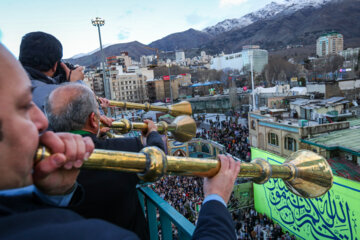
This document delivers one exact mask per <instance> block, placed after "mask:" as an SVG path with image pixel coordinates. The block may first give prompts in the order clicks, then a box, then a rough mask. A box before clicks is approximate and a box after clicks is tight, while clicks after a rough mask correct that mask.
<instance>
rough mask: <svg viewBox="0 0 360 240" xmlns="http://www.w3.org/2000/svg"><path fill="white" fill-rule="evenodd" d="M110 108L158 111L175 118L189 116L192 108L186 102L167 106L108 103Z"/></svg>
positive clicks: (119, 102)
mask: <svg viewBox="0 0 360 240" xmlns="http://www.w3.org/2000/svg"><path fill="white" fill-rule="evenodd" d="M109 104H110V106H115V107H120V108H127V109H141V110H144V111H146V112H148V111H159V112H165V113H168V114H170V115H171V116H174V117H177V116H181V115H189V116H190V115H191V114H192V108H191V104H190V103H189V102H188V101H182V102H179V103H175V104H173V105H169V106H155V105H150V104H149V103H144V104H141V103H133V102H122V101H112V100H110V101H109Z"/></svg>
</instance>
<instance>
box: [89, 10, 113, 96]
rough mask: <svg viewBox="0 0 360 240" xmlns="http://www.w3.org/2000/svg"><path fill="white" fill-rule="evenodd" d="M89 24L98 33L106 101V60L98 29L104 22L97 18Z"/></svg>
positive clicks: (107, 84) (108, 87) (108, 92)
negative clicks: (96, 29)
mask: <svg viewBox="0 0 360 240" xmlns="http://www.w3.org/2000/svg"><path fill="white" fill-rule="evenodd" d="M91 23H92V25H93V26H95V27H97V28H98V32H99V41H100V52H101V56H102V62H103V64H102V70H103V82H104V90H105V97H106V98H107V99H111V96H110V85H109V81H108V79H107V78H106V71H105V64H106V59H105V54H104V51H103V48H102V42H101V33H100V27H101V26H104V25H105V20H104V19H102V18H99V17H96V18H95V20H94V19H92V20H91Z"/></svg>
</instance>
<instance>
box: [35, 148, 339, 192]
mask: <svg viewBox="0 0 360 240" xmlns="http://www.w3.org/2000/svg"><path fill="white" fill-rule="evenodd" d="M48 156H50V152H49V151H47V150H46V148H45V147H40V148H39V149H38V151H37V154H36V157H35V161H36V162H37V161H40V160H42V159H43V158H45V157H48ZM83 167H84V168H88V169H100V170H115V171H125V172H135V173H138V176H139V177H140V178H141V179H143V180H144V181H155V180H157V179H158V178H159V177H161V176H163V175H165V174H169V175H182V176H202V177H212V176H214V175H216V174H217V172H218V171H219V169H220V161H219V160H216V159H205V158H188V157H174V156H166V155H165V154H164V152H163V151H161V150H160V149H159V148H157V147H147V148H144V149H143V150H142V151H141V152H140V153H130V152H117V151H110V150H99V149H96V150H95V151H94V152H93V153H92V154H91V156H90V157H89V159H88V160H87V161H85V162H84V165H83ZM238 177H251V178H253V181H254V182H255V183H259V184H263V183H265V182H267V181H268V180H269V179H270V178H281V179H283V180H284V181H285V184H286V186H287V187H288V189H289V190H290V191H291V192H292V193H294V194H296V195H298V196H300V197H304V198H315V197H319V196H322V195H323V194H325V193H326V192H327V191H328V190H329V189H330V188H331V186H332V182H333V174H332V171H331V168H330V166H329V164H328V163H327V161H326V159H324V158H323V157H322V156H320V155H318V154H316V153H314V152H311V151H306V150H299V151H297V152H296V153H294V154H292V155H291V156H289V158H287V160H286V161H285V163H284V164H282V165H270V164H269V163H268V162H267V161H265V160H264V159H260V158H259V159H255V160H254V161H252V162H251V163H241V169H240V173H239V175H238Z"/></svg>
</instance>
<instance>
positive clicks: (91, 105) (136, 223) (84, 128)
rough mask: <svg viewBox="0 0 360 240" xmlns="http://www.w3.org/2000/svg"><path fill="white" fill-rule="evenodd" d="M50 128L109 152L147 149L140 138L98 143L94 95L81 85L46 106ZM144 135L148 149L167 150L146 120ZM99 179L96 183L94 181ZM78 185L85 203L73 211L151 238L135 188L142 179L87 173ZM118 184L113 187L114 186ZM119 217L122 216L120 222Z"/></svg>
mask: <svg viewBox="0 0 360 240" xmlns="http://www.w3.org/2000/svg"><path fill="white" fill-rule="evenodd" d="M45 112H46V115H47V117H48V119H49V123H50V128H51V129H52V130H54V131H55V132H71V133H75V134H79V135H82V136H89V137H91V139H92V140H93V141H94V144H95V147H96V148H100V149H107V150H117V151H127V152H139V151H140V150H141V149H142V148H144V147H145V146H144V145H143V143H142V142H141V140H140V138H135V137H130V138H129V137H128V138H111V139H99V138H98V135H99V132H100V113H99V110H98V103H97V101H96V98H95V96H94V93H93V92H92V91H91V90H90V89H89V88H88V87H86V86H84V85H80V84H71V83H70V84H67V85H65V86H62V87H59V88H57V89H55V90H54V91H53V92H52V93H51V94H50V96H49V98H48V100H47V102H46V104H45ZM145 123H146V124H147V129H145V131H144V132H143V136H144V137H145V138H146V143H147V145H146V146H157V147H159V148H161V149H164V143H163V141H162V139H161V136H160V134H159V133H158V132H157V127H156V125H155V124H154V123H153V122H152V121H150V120H145ZM94 179H96V180H94ZM78 182H79V183H80V184H81V185H82V186H83V187H84V188H85V191H86V195H85V199H84V202H83V203H82V204H81V205H79V206H78V207H76V208H73V209H74V210H75V211H76V212H78V213H79V214H81V215H83V216H85V217H88V218H102V219H104V220H107V221H109V222H112V223H114V224H117V225H119V226H121V227H124V228H127V229H128V230H131V231H133V232H135V233H136V234H137V235H138V236H139V237H140V238H141V239H147V238H148V231H147V228H146V220H145V216H144V214H143V211H142V208H141V205H140V202H139V199H138V195H137V191H136V185H137V184H138V183H139V179H138V177H137V176H136V174H134V173H123V172H117V173H115V172H110V173H109V172H108V171H94V170H84V171H81V172H80V175H79V177H78ZM121 182H122V183H126V184H119V185H118V186H116V187H114V183H121ZM119 216H122V217H121V218H120V217H119Z"/></svg>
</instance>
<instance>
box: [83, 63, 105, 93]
mask: <svg viewBox="0 0 360 240" xmlns="http://www.w3.org/2000/svg"><path fill="white" fill-rule="evenodd" d="M84 82H85V84H86V85H87V86H88V87H90V88H91V89H92V90H93V91H94V93H95V94H96V96H100V97H105V90H104V81H103V72H102V69H101V68H96V69H95V70H87V71H86V72H85V74H84Z"/></svg>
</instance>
